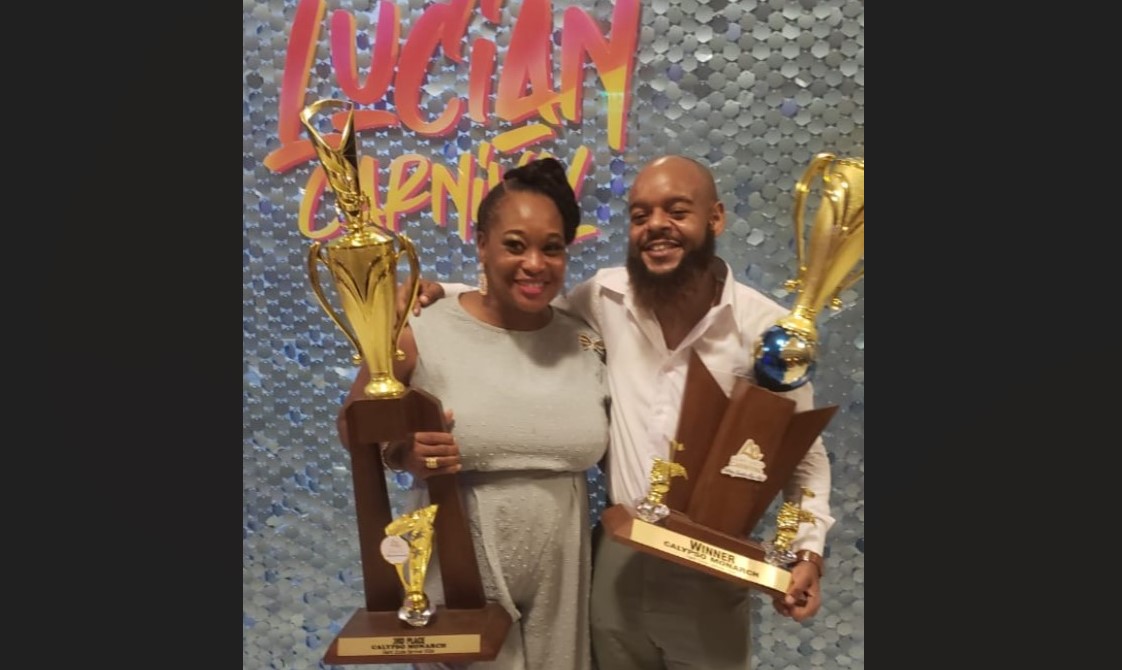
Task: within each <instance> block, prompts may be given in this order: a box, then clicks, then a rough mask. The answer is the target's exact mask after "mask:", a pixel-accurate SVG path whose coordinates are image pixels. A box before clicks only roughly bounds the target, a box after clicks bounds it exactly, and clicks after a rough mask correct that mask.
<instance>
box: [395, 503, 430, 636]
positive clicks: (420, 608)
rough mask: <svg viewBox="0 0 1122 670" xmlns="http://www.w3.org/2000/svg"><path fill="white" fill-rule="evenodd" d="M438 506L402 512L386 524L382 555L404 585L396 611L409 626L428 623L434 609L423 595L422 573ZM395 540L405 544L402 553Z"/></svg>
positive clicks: (425, 566) (423, 577)
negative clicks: (402, 599)
mask: <svg viewBox="0 0 1122 670" xmlns="http://www.w3.org/2000/svg"><path fill="white" fill-rule="evenodd" d="M438 507H439V506H438V505H429V506H428V507H422V508H421V509H419V510H416V511H413V512H410V513H408V514H403V515H401V516H399V517H398V518H396V519H394V520H393V521H391V522H390V524H389V525H388V526H386V535H387V537H386V539H385V540H384V541H383V543H382V555H383V557H385V559H386V560H387V561H389V562H390V563H392V564H393V566H394V567H395V568H396V569H397V577H398V579H399V580H400V581H401V585H402V586H403V587H405V602H404V604H402V606H401V609H399V610H398V611H397V618H399V619H401V620H402V621H404V622H405V623H407V624H409V625H410V626H414V627H416V628H420V627H421V626H427V625H428V623H429V621H430V620H431V619H432V615H433V613H434V612H435V611H436V610H435V609H433V607H432V605H431V604H430V603H429V598H428V596H427V595H425V573H426V572H427V571H428V566H429V558H430V557H431V556H432V540H433V519H435V518H436V510H437V508H438ZM394 540H398V541H399V542H401V541H403V542H404V544H405V545H406V546H407V551H405V552H404V553H403V552H401V551H400V549H398V543H399V542H394Z"/></svg>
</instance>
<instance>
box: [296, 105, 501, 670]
mask: <svg viewBox="0 0 1122 670" xmlns="http://www.w3.org/2000/svg"><path fill="white" fill-rule="evenodd" d="M329 109H343V110H346V116H345V121H344V123H343V124H342V132H341V133H340V139H339V142H338V146H331V145H329V144H328V143H327V140H326V138H324V137H323V136H321V135H320V134H319V133H318V132H317V131H316V129H315V125H314V124H313V119H314V118H315V117H316V115H317V114H319V113H320V112H321V111H324V110H329ZM300 120H301V122H302V123H303V124H304V126H305V128H306V129H307V131H308V135H309V136H310V138H311V142H312V145H313V146H314V147H315V150H316V153H317V154H318V155H319V159H320V162H321V163H322V165H323V169H324V171H325V173H326V175H327V181H328V184H329V185H330V186H331V190H332V192H333V193H334V194H335V207H336V209H337V210H338V212H339V217H340V221H341V222H342V223H343V225H344V226H345V232H344V234H343V235H341V236H339V237H338V238H336V239H334V240H331V241H330V242H327V243H326V244H321V243H319V242H316V243H314V244H313V245H312V247H311V249H309V251H308V258H307V265H308V268H307V269H308V277H309V279H310V280H311V284H312V289H313V290H314V291H315V295H316V299H317V300H318V301H319V304H320V306H321V307H322V308H323V310H324V311H325V312H327V314H328V316H330V317H331V319H332V321H334V322H335V324H336V325H337V326H338V327H339V328H340V329H341V330H342V331H343V333H344V334H346V336H347V338H348V339H349V340H350V341H351V344H352V345H353V346H354V349H355V355H354V362H355V363H356V364H359V363H365V366H364V368H363V369H360V371H359V373H360V375H361V374H362V373H364V372H365V373H368V374H369V381H368V382H366V383H364V384H363V385H362V389H361V392H359V393H352V394H351V395H350V397H348V398H347V400H346V401H345V402H344V405H343V408H342V409H341V410H340V412H339V417H338V421H337V427H338V429H339V438H340V441H341V442H342V443H343V445H344V446H345V447H346V448H347V451H348V452H349V454H350V458H351V476H352V478H353V480H354V499H355V512H356V516H357V521H358V535H359V550H360V553H361V556H362V579H363V590H364V591H365V603H364V606H363V607H362V608H360V609H358V610H356V611H355V613H354V614H353V615H352V616H351V618H350V619H349V620H348V621H347V623H346V624H344V625H343V628H342V630H340V631H339V634H338V635H337V636H336V637H335V639H334V640H333V641H332V642H331V644H330V645H329V646H328V648H327V651H326V653H325V654H324V661H325V662H326V663H328V664H331V665H357V664H371V665H381V664H390V663H412V662H420V661H425V662H434V663H435V662H441V663H460V662H464V663H466V662H474V661H489V660H493V659H494V658H495V657H496V656H497V655H498V652H499V649H500V648H501V647H502V643H503V640H504V639H505V637H506V634H507V631H508V630H509V629H510V625H511V618H510V614H508V613H507V612H506V610H504V609H503V607H502V605H500V604H499V603H498V602H494V601H488V600H487V599H486V597H485V593H484V590H483V583H482V579H481V575H480V572H479V564H478V562H477V560H476V554H475V549H474V544H473V540H472V537H471V532H470V529H469V528H468V522H467V517H466V514H465V512H464V508H463V502H462V499H461V495H460V491H459V485H458V483H457V480H456V477H455V475H439V476H436V477H431V478H429V479H428V481H427V487H428V492H429V499H430V501H431V502H432V503H433V505H432V506H431V507H429V508H426V509H425V510H421V511H419V512H414V513H413V514H411V515H406V516H405V517H402V518H399V519H392V513H391V504H390V500H389V491H388V489H387V486H386V471H385V467H384V464H383V461H382V459H381V453H382V452H381V446H382V445H383V444H385V443H388V442H398V441H402V440H406V439H409V436H410V435H412V434H413V433H415V432H418V431H447V430H448V426H447V425H445V416H444V410H443V407H442V405H441V402H440V399H439V398H436V397H434V396H432V395H431V394H429V393H426V392H425V391H424V390H422V389H417V388H410V387H408V386H406V385H404V384H403V383H402V382H401V381H399V380H398V379H397V378H395V377H394V374H393V361H394V360H395V359H397V360H400V359H401V357H402V356H403V353H402V352H401V351H400V350H399V349H398V342H399V340H400V338H401V334H402V332H403V331H404V329H405V327H406V324H407V323H408V320H409V318H410V315H411V314H412V311H413V305H414V303H415V302H416V300H417V293H418V289H419V288H420V264H419V263H418V260H417V252H416V250H415V249H414V247H413V243H412V242H411V241H410V240H409V238H408V237H406V236H405V235H404V234H400V233H394V232H393V231H391V230H389V229H387V228H385V227H383V226H380V225H377V224H376V223H375V222H374V219H373V216H372V215H371V212H370V197H369V196H368V195H367V194H364V193H363V192H362V189H361V187H360V184H359V171H358V152H357V149H356V142H355V133H354V105H353V104H352V103H350V102H347V101H344V100H334V99H324V100H319V101H317V102H315V103H313V104H311V105H309V106H308V107H306V108H304V110H303V111H302V112H301V114H300ZM402 254H406V255H407V256H408V258H409V266H410V283H409V284H408V289H409V290H408V295H409V303H408V305H407V306H406V309H405V311H404V312H402V313H401V314H400V316H398V315H396V314H395V311H396V310H395V303H396V293H397V266H398V262H399V261H400V260H401V256H402ZM320 263H322V264H323V265H324V266H325V267H327V269H328V270H329V271H330V273H331V277H332V279H333V280H334V285H335V289H336V292H337V293H338V295H339V299H340V302H341V304H342V312H343V314H344V315H345V316H346V322H347V323H349V325H350V327H349V328H348V327H347V325H346V324H345V323H344V320H343V319H341V318H340V317H339V313H338V312H337V311H336V310H335V309H334V308H333V307H332V305H331V303H330V302H329V301H328V300H327V297H326V296H325V295H324V292H323V286H322V284H321V282H320V276H319V272H318V266H319V264H320ZM437 506H439V508H440V515H439V516H436V509H437ZM399 532H400V533H402V534H410V535H411V536H412V539H411V540H410V541H409V542H408V543H407V542H406V541H405V540H403V539H402V538H401V537H400V536H398V535H396V534H391V535H388V536H387V535H386V533H399ZM434 536H439V537H440V542H438V543H435V551H436V554H437V556H436V558H437V560H438V562H439V565H440V568H441V570H440V572H441V581H442V586H443V595H444V602H443V603H442V604H436V605H433V604H431V603H430V602H429V601H428V597H427V596H426V595H425V593H424V591H423V588H422V587H423V585H424V577H425V574H426V571H427V568H428V564H429V559H430V558H431V557H432V552H433V549H434V540H433V538H434ZM379 542H381V543H382V544H381V546H380V547H379ZM379 548H380V549H381V551H382V557H381V558H382V559H384V560H379V559H378V558H377V553H378V550H379ZM391 563H392V564H393V567H391ZM395 570H396V572H397V575H396V576H395V574H394V572H395ZM399 582H400V584H399ZM403 586H404V589H405V597H404V604H402V603H403V600H402V594H401V589H402V587H403Z"/></svg>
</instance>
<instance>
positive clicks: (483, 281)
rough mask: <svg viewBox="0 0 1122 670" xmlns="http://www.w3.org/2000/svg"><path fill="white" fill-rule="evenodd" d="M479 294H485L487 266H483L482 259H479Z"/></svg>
mask: <svg viewBox="0 0 1122 670" xmlns="http://www.w3.org/2000/svg"><path fill="white" fill-rule="evenodd" d="M477 272H478V273H479V295H487V268H486V267H484V266H483V261H479V269H478V270H477Z"/></svg>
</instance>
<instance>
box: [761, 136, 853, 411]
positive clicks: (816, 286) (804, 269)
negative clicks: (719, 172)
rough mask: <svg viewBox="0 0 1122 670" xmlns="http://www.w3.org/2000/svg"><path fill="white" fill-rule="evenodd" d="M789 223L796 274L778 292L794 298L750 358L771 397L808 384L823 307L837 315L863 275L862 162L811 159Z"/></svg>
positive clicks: (825, 157) (824, 155)
mask: <svg viewBox="0 0 1122 670" xmlns="http://www.w3.org/2000/svg"><path fill="white" fill-rule="evenodd" d="M817 177H821V180H822V197H821V200H820V202H819V205H818V210H817V213H816V215H815V217H814V225H813V227H812V228H811V231H810V245H809V246H810V249H809V252H808V251H807V249H806V246H807V245H806V243H805V242H804V240H803V228H804V224H803V222H804V218H805V210H806V206H807V196H808V194H809V193H810V192H811V185H812V183H813V182H814V180H815V179H816V178H817ZM794 220H795V251H796V256H797V259H798V264H799V268H798V274H797V275H796V277H795V279H792V280H789V281H788V282H787V283H786V284H785V285H784V286H785V288H787V289H788V290H790V291H795V292H797V295H798V297H797V299H796V301H795V306H794V308H792V310H791V312H790V313H789V314H787V315H786V316H784V317H783V318H782V319H780V320H779V321H778V322H776V324H775V325H774V326H773V327H772V328H770V329H768V330H767V331H766V332H765V333H764V334H763V337H762V338H761V339H760V341H759V342H758V343H757V344H756V349H755V352H754V357H755V373H756V383H757V384H759V385H760V386H762V387H764V388H766V389H769V390H771V391H789V390H791V389H795V388H798V387H799V386H802V385H803V384H805V383H806V382H807V381H809V380H810V377H811V375H812V373H813V372H814V366H815V362H816V358H817V355H818V329H817V327H816V326H815V319H816V318H817V317H818V314H819V312H820V311H821V310H822V307H823V306H824V305H826V304H827V303H829V305H830V307H832V308H834V309H839V308H840V307H841V300H840V297H839V296H840V295H841V293H842V291H844V290H846V289H847V288H849V287H850V286H852V285H853V284H854V283H855V282H857V280H859V279H861V278H862V277H863V276H864V275H865V267H864V262H863V261H864V257H865V159H864V158H839V157H837V156H835V155H834V154H829V153H821V154H818V155H817V156H815V157H814V159H813V160H812V161H811V163H810V166H809V167H807V169H806V171H805V172H804V173H803V176H802V177H801V178H800V179H799V182H798V183H797V184H796V185H795V202H794ZM858 262H861V267H860V268H857V267H856V266H857V264H858Z"/></svg>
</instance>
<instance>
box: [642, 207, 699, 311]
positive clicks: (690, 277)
mask: <svg viewBox="0 0 1122 670" xmlns="http://www.w3.org/2000/svg"><path fill="white" fill-rule="evenodd" d="M653 239H659V238H653ZM653 239H652V240H647V242H650V241H653ZM716 255H717V236H716V235H715V234H714V233H713V229H712V228H710V227H708V226H707V227H706V229H705V241H704V242H702V243H701V246H699V247H697V248H695V249H688V250H687V251H686V252H685V253H684V254H682V260H681V262H679V263H678V267H676V268H674V269H673V270H671V271H670V272H667V273H663V274H655V273H653V272H651V271H650V270H648V269H647V266H646V265H645V264H644V263H643V258H642V257H641V255H640V251H639V249H638V246H637V245H629V246H628V248H627V276H628V277H629V278H630V279H631V288H632V290H633V291H634V292H635V301H636V302H637V303H638V304H639V305H640V306H641V307H644V308H646V309H650V310H652V311H653V310H654V308H655V307H656V306H660V305H666V304H667V303H674V302H677V301H679V300H681V299H682V298H683V297H685V295H686V294H685V293H683V290H682V289H684V288H686V287H688V286H690V285H691V284H692V283H693V282H695V281H697V280H698V279H699V278H700V277H702V276H703V275H704V274H705V273H706V272H708V271H709V268H710V266H711V265H712V263H713V259H714V258H715V257H716Z"/></svg>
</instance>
